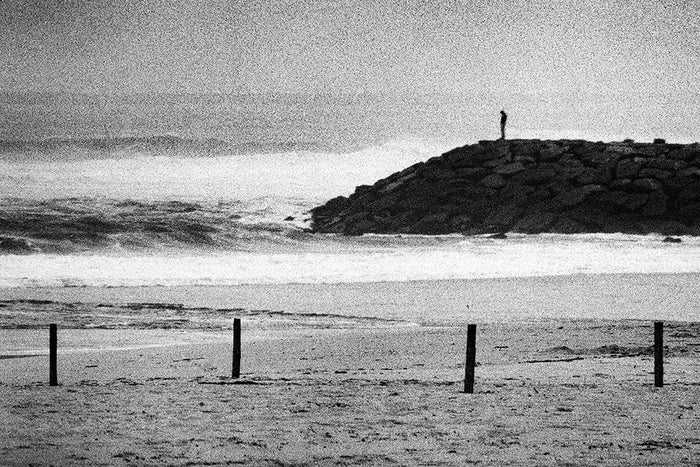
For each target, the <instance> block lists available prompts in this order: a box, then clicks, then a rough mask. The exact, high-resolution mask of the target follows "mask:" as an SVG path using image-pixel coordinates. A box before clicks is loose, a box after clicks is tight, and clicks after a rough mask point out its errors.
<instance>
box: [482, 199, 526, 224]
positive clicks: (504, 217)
mask: <svg viewBox="0 0 700 467" xmlns="http://www.w3.org/2000/svg"><path fill="white" fill-rule="evenodd" d="M524 209H525V208H524V207H523V206H521V205H519V204H517V203H508V204H506V205H504V206H502V207H501V208H500V209H499V210H498V211H493V212H492V213H491V214H490V215H489V216H487V217H486V220H485V221H484V225H486V227H487V228H490V227H495V228H499V227H507V226H510V225H511V224H512V223H513V222H515V220H516V219H517V218H518V217H519V216H520V215H521V214H522V212H523V210H524ZM497 230H498V229H497Z"/></svg>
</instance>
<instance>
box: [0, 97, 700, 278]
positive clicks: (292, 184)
mask: <svg viewBox="0 0 700 467" xmlns="http://www.w3.org/2000/svg"><path fill="white" fill-rule="evenodd" d="M0 101H2V102H1V103H2V104H3V105H2V108H1V109H0V287H2V288H38V287H81V286H96V287H117V286H137V287H147V286H190V285H212V286H222V285H244V284H306V283H311V284H315V283H355V282H384V281H416V280H441V279H472V278H508V277H537V276H557V275H570V274H600V273H642V274H652V273H697V272H700V239H698V238H691V237H686V238H683V242H682V243H680V244H665V243H662V242H661V237H658V236H631V235H574V236H563V235H534V236H526V235H512V236H510V237H509V238H508V239H507V240H494V239H489V238H485V237H478V236H477V237H465V236H462V235H459V234H455V235H448V236H440V237H428V236H398V235H397V236H380V235H365V236H362V237H351V238H345V237H341V236H336V235H314V234H311V233H309V231H308V227H309V222H308V220H309V213H308V211H309V209H311V208H312V207H314V206H317V205H319V204H322V203H324V202H325V201H327V200H328V199H330V198H332V197H335V196H338V195H348V194H350V193H351V192H352V191H353V190H354V188H355V186H357V185H360V184H371V183H373V182H374V181H376V180H377V179H379V178H382V177H385V176H388V175H390V174H391V173H393V172H395V171H398V170H401V169H402V168H405V167H406V166H408V165H411V164H413V163H415V162H418V161H423V160H426V159H428V158H430V157H433V156H436V155H439V154H440V153H442V152H444V151H446V150H448V149H450V148H452V147H454V146H456V145H462V144H465V143H468V142H475V141H476V140H478V139H482V138H488V137H493V136H494V135H491V134H490V132H491V129H490V126H488V125H487V124H486V123H484V121H485V119H486V117H485V115H486V113H487V110H489V109H491V107H492V106H493V105H494V102H491V101H489V100H488V99H486V100H481V101H475V100H473V99H472V101H469V102H467V101H464V100H462V101H458V102H455V101H454V100H448V101H445V100H444V98H443V100H439V99H438V100H436V99H432V100H431V99H429V98H425V97H423V98H419V97H415V96H414V97H410V98H408V97H394V98H389V97H386V96H379V97H368V96H360V97H358V96H355V97H347V96H345V97H342V96H341V97H337V96H336V97H329V96H311V97H309V96H306V97H304V96H208V97H206V96H134V97H120V98H117V97H110V98H106V97H95V96H93V97H90V96H52V95H34V96H27V95H13V96H3V97H2V98H1V99H0ZM526 104H527V102H525V103H523V102H521V104H520V105H521V106H522V107H523V108H527V105H530V106H534V105H535V104H536V102H534V101H533V102H530V104H527V105H526ZM470 105H471V107H470ZM593 110H595V109H593ZM496 113H497V112H496ZM659 118H660V117H659ZM514 120H515V122H516V124H515V125H514V128H513V133H517V134H513V136H541V137H547V136H552V135H554V134H559V135H561V136H562V137H567V136H568V137H573V136H582V137H589V138H591V139H604V137H603V136H602V135H611V134H615V129H614V128H613V127H612V125H613V124H614V123H615V122H613V123H611V124H610V126H607V127H605V126H604V127H595V126H589V127H585V128H584V129H583V130H581V129H577V128H575V126H574V125H573V124H572V125H570V127H567V128H562V127H561V119H557V118H556V115H555V116H549V117H547V118H544V117H541V118H539V119H538V120H537V121H536V122H535V123H532V125H534V126H532V127H527V126H525V125H522V124H520V125H521V126H518V124H517V123H518V120H517V118H515V119H514ZM494 121H495V120H494ZM558 125H559V126H558ZM494 126H495V125H494ZM496 130H497V128H496ZM586 131H589V132H590V135H587V134H586ZM634 131H635V128H629V132H627V133H625V134H624V136H629V135H630V134H634ZM679 134H680V135H681V136H679V137H678V138H677V140H683V139H684V138H685V139H688V140H691V139H692V133H690V132H688V131H686V130H684V129H683V128H681V129H680V133H679ZM591 135H592V136H591ZM617 136H620V135H619V134H618V135H617ZM620 139H621V138H620Z"/></svg>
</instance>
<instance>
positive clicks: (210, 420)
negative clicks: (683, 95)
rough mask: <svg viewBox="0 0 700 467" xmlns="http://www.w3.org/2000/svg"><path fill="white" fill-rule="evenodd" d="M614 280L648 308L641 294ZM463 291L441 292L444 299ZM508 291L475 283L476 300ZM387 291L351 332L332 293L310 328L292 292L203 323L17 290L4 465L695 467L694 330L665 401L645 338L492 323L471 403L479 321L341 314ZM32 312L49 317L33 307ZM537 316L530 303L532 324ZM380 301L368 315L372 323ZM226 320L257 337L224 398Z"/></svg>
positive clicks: (483, 332) (680, 349) (165, 308)
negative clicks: (279, 303) (51, 369)
mask: <svg viewBox="0 0 700 467" xmlns="http://www.w3.org/2000/svg"><path fill="white" fill-rule="evenodd" d="M602 279H605V280H606V283H608V284H612V287H614V288H615V287H617V285H619V284H618V283H622V282H626V283H628V289H630V290H633V289H635V287H634V286H633V285H632V282H630V280H629V279H630V278H629V277H627V278H620V277H617V278H615V277H607V278H605V277H603V278H602ZM602 279H601V280H602ZM656 279H657V281H656V283H657V284H663V283H664V278H656ZM675 279H676V283H678V282H680V283H682V281H683V278H675ZM533 280H534V279H533ZM537 280H538V281H540V282H544V283H546V285H548V286H549V287H548V288H546V289H545V290H549V294H551V295H557V292H558V293H559V295H561V294H562V293H566V288H567V287H574V286H578V287H580V286H581V283H582V281H583V282H587V283H589V284H590V285H591V286H597V285H596V279H595V278H591V277H586V278H578V279H576V278H569V280H563V278H549V279H543V278H540V279H537ZM523 281H524V282H523ZM527 281H528V279H525V280H521V281H517V280H512V281H511V282H512V283H519V284H525V285H527ZM477 282H478V281H477ZM666 282H668V283H671V282H673V281H670V280H669V278H666ZM557 284H559V286H557ZM565 284H569V285H565ZM571 284H573V285H571ZM464 285H465V284H464V283H459V284H451V285H450V284H433V286H434V287H432V290H439V289H441V288H442V289H445V288H450V287H457V286H459V287H460V288H463V286H464ZM502 285H503V283H502V281H484V283H475V282H473V283H472V289H471V290H472V291H473V292H475V293H476V291H477V290H480V288H483V289H484V290H485V289H487V288H489V287H490V288H491V289H493V288H498V287H500V286H502ZM525 285H523V287H522V288H523V289H526V288H527V287H525ZM376 287H378V286H377V285H376V284H375V285H353V286H352V287H346V291H347V290H350V292H347V294H349V295H347V296H346V297H345V299H344V300H343V301H341V302H339V311H340V313H328V312H327V311H328V310H325V313H324V312H323V311H324V310H322V309H319V307H320V305H319V303H322V302H324V301H325V300H327V298H322V297H324V296H326V297H327V296H328V295H330V296H333V292H332V290H333V287H331V286H315V288H314V287H311V286H309V287H307V288H305V290H306V292H308V290H316V291H317V294H315V295H308V294H307V301H306V308H307V309H306V310H305V311H302V310H300V309H299V307H298V305H294V304H295V303H298V302H300V301H301V300H300V299H299V297H300V296H302V294H300V293H295V292H294V288H293V287H292V288H290V290H291V292H290V297H291V298H290V301H289V303H290V304H292V306H291V307H290V308H293V309H292V310H289V309H288V310H265V309H254V308H249V307H250V306H251V305H255V303H253V302H251V301H250V300H246V299H244V295H245V294H240V297H241V300H240V301H239V303H238V304H239V305H241V306H239V307H234V306H231V307H230V308H228V309H227V310H226V311H222V310H218V311H212V310H214V309H209V308H204V307H202V306H201V305H202V304H201V303H200V304H199V308H198V309H194V308H188V307H182V306H180V307H178V306H176V305H177V303H178V300H177V299H179V298H182V297H181V296H180V297H178V294H177V293H172V292H173V291H170V292H171V294H170V296H169V298H171V299H174V300H169V301H162V302H159V303H160V304H159V303H154V302H148V303H147V302H140V305H136V304H135V302H133V300H132V299H133V298H134V295H144V294H145V292H144V290H140V291H135V290H131V291H130V292H128V293H126V292H125V291H124V290H122V291H120V292H121V293H120V294H116V295H118V296H117V297H112V298H119V296H120V297H121V300H116V301H112V302H110V303H111V305H109V306H107V305H106V302H103V303H101V304H100V303H97V302H101V301H102V299H104V298H105V297H104V295H105V294H115V291H114V290H111V291H110V290H101V291H97V290H87V289H85V290H77V291H73V292H74V293H73V298H74V301H68V300H67V299H68V298H69V297H67V296H66V294H70V293H71V291H67V292H66V291H64V292H63V293H56V292H55V291H54V292H51V291H43V292H37V291H36V290H34V291H32V294H33V297H27V296H25V297H19V296H18V295H20V292H19V291H17V290H15V291H10V290H4V291H3V294H2V295H3V296H2V306H0V311H1V313H0V318H1V321H0V323H1V325H2V329H1V330H0V356H1V357H2V358H0V369H1V370H2V371H1V372H0V397H1V399H2V401H3V402H2V406H1V408H0V410H1V412H0V413H1V415H2V420H3V424H2V428H0V430H2V433H1V434H0V438H1V439H2V440H3V443H2V446H0V464H2V465H18V466H19V465H232V464H234V465H235V464H245V465H358V464H359V465H469V464H478V465H610V466H612V465H621V464H624V465H697V463H698V462H699V460H700V436H698V433H700V415H699V414H698V410H699V407H698V401H700V364H699V363H698V358H699V357H700V323H698V322H697V320H693V319H689V320H671V319H667V320H666V324H665V346H666V353H665V356H666V359H665V368H666V378H665V383H666V384H665V386H664V387H663V388H654V386H653V355H652V349H651V345H652V343H653V326H652V322H651V321H650V320H648V319H621V318H619V317H617V316H616V315H614V314H612V313H611V315H613V316H615V319H609V320H606V319H602V318H601V317H596V318H593V319H583V318H580V317H571V314H572V313H571V309H575V308H577V307H581V306H582V305H581V304H580V303H579V304H573V303H572V304H571V306H570V307H569V308H568V311H567V309H562V312H561V316H559V317H557V316H552V314H550V313H545V314H544V316H537V315H535V316H533V315H530V316H526V315H523V318H522V319H508V320H501V321H499V320H498V319H492V320H488V319H484V317H483V316H480V317H478V319H475V320H474V321H476V322H477V323H478V336H477V368H476V388H475V394H464V393H462V389H463V388H462V384H463V383H462V381H463V377H464V354H465V346H466V326H465V323H466V322H468V321H470V320H471V319H470V318H469V317H464V319H462V320H459V319H457V316H458V315H457V313H456V311H457V310H452V311H453V313H452V314H450V313H447V316H448V317H447V319H444V320H440V319H437V318H435V317H434V318H433V319H427V318H426V317H423V318H421V316H422V312H421V310H420V309H419V308H420V307H419V306H418V305H416V304H415V303H414V304H412V305H411V307H410V309H407V310H406V313H405V319H399V318H398V317H396V316H391V313H389V314H387V313H385V312H383V311H381V310H379V311H378V309H377V308H375V309H374V310H372V309H365V310H364V312H363V313H355V314H354V315H352V314H351V313H348V312H347V309H348V307H350V305H349V303H348V302H347V300H346V299H348V298H351V297H356V298H357V299H358V300H360V299H359V297H360V296H361V295H363V294H364V295H370V292H372V291H373V290H374V288H376ZM386 287H395V288H396V290H400V289H401V290H402V287H403V289H405V288H406V287H408V289H409V291H411V287H423V288H430V287H428V286H427V284H413V285H403V286H400V285H396V284H394V285H385V286H384V288H386ZM562 287H563V288H562ZM259 290H260V289H258V291H259ZM618 290H622V289H621V288H619V287H618ZM75 292H77V293H75ZM163 292H164V291H162V290H161V293H163ZM200 292H202V291H200ZM209 292H212V294H210V295H216V294H214V293H213V291H209ZM239 292H240V290H239ZM585 292H589V296H590V297H593V298H592V299H591V300H593V301H592V302H589V303H588V305H589V306H590V305H597V304H596V302H595V297H596V294H595V293H592V290H584V291H582V294H584V293H585ZM609 292H610V290H607V291H603V292H600V293H601V294H603V295H604V294H605V293H609ZM405 293H408V292H405ZM37 294H44V295H45V296H44V299H46V298H47V297H48V296H52V297H53V298H54V300H52V301H48V300H47V301H44V302H40V301H37V298H38V297H37ZM620 294H621V295H622V298H626V295H625V293H624V292H621V293H620ZM658 294H659V290H658V289H656V290H654V291H653V293H652V294H651V295H658ZM146 295H148V294H146ZM195 295H196V294H195ZM274 295H275V292H274V287H272V288H269V289H268V293H267V294H264V296H265V298H264V299H261V302H260V303H258V304H263V302H266V303H267V304H270V303H272V302H275V300H281V298H274ZM477 295H478V294H477ZM477 295H473V296H477ZM508 295H509V293H508V292H506V293H505V294H504V296H505V297H507V296H508ZM691 295H692V294H691ZM90 296H92V300H90V299H89V297H90ZM392 297H395V296H392V295H391V294H384V295H383V296H382V300H383V301H384V302H387V301H391V299H392ZM77 298H80V300H77ZM142 298H144V297H142ZM151 298H153V297H151ZM166 298H167V297H166ZM531 298H532V297H529V298H528V297H526V296H524V297H523V299H524V301H523V303H525V304H527V305H525V306H528V307H529V306H530V305H531V303H532V302H531V300H530V299H531ZM627 298H629V297H627ZM642 298H643V297H642ZM686 298H687V297H686ZM336 299H337V296H336ZM29 300H33V301H29ZM193 301H196V298H195V299H193ZM367 301H368V299H365V304H364V306H365V307H368V306H375V307H376V306H377V304H376V303H375V304H374V305H368V304H367V303H366V302H367ZM676 301H678V297H676ZM118 302H121V303H122V305H119V304H118ZM127 302H128V303H131V304H130V305H128V306H126V305H124V304H125V303H127ZM560 302H561V303H564V302H565V299H564V298H562V299H561V300H560ZM228 303H229V304H230V305H236V302H235V300H229V301H228ZM472 303H473V302H472ZM648 303H655V302H654V300H650V301H649V302H648ZM96 304H100V305H101V306H99V307H98V306H96ZM343 304H344V305H345V308H344V307H343V306H342V305H343ZM210 305H217V304H216V303H214V302H211V303H210ZM542 305H543V307H548V306H551V304H547V303H545V302H542ZM453 306H455V305H453ZM472 306H473V305H472ZM314 310H315V311H316V312H315V313H313V311H314ZM516 311H517V310H516ZM656 311H657V313H659V314H661V310H658V309H657V310H656ZM686 311H688V310H686ZM689 312H690V313H691V314H692V313H697V311H696V310H695V309H691V310H690V311H689ZM304 313H306V314H304ZM232 317H241V318H242V319H243V349H242V353H243V357H242V377H241V378H240V379H237V380H234V379H231V378H230V371H231V331H230V326H231V318H232ZM660 317H661V318H663V316H660ZM49 322H56V323H58V325H59V359H58V360H59V363H58V368H59V370H58V376H59V386H58V387H50V386H49V385H48V349H47V344H48V331H47V330H46V327H47V323H49Z"/></svg>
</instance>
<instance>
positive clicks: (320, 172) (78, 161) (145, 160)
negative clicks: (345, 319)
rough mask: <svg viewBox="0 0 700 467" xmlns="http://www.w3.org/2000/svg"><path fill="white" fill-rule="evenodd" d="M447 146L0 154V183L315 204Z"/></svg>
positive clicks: (57, 191)
mask: <svg viewBox="0 0 700 467" xmlns="http://www.w3.org/2000/svg"><path fill="white" fill-rule="evenodd" d="M447 149H448V146H446V145H444V144H441V143H438V142H431V141H426V140H418V139H416V140H410V139H407V140H394V141H389V142H387V143H385V144H382V145H379V146H372V147H368V148H365V149H362V150H359V151H356V152H350V153H321V152H286V153H278V154H232V155H219V156H213V157H192V156H191V155H183V156H168V157H166V156H150V155H143V154H131V155H128V156H125V157H114V158H72V159H68V160H61V159H50V160H41V159H36V158H33V159H21V160H15V159H0V186H2V188H3V192H2V194H1V196H3V197H12V198H21V199H53V198H68V197H102V198H111V199H136V200H142V199H145V200H168V199H171V200H172V199H177V200H196V201H200V200H209V201H211V200H227V201H228V200H241V201H246V200H252V199H261V198H275V199H278V200H279V199H292V200H303V201H304V202H306V203H307V204H308V205H309V206H313V205H314V204H315V203H319V202H324V201H325V200H327V199H329V198H331V197H334V196H338V195H348V194H350V193H351V192H352V191H353V189H354V188H355V186H357V185H360V184H371V183H374V182H375V181H376V180H377V179H379V178H383V177H386V176H388V175H390V174H392V173H393V172H396V171H398V170H402V169H403V168H405V167H406V166H408V165H411V164H414V163H416V162H418V161H422V160H426V159H428V158H429V157H433V156H437V155H439V154H440V153H441V152H443V151H444V150H447Z"/></svg>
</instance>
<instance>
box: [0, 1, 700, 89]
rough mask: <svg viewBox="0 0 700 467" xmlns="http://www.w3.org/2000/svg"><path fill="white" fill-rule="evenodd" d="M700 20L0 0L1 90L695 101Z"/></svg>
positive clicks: (656, 11) (446, 4)
mask: <svg viewBox="0 0 700 467" xmlns="http://www.w3.org/2000/svg"><path fill="white" fill-rule="evenodd" d="M698 17H700V0H673V1H671V0H637V1H634V0H625V1H616V0H552V1H544V0H483V1H482V0H434V1H428V0H405V1H398V0H318V1H311V0H259V1H222V0H212V1H206V2H205V1H201V2H196V1H185V0H183V1H177V0H175V1H165V0H152V1H148V0H94V1H87V0H85V1H80V0H46V1H43V0H3V1H2V2H0V50H2V51H3V53H2V54H0V91H13V92H14V91H17V92H23V91H68V92H84V93H130V92H175V93H177V92H192V93H208V92H233V93H259V92H273V93H274V92H281V93H287V92H298V93H305V92H312V93H316V92H325V93H365V92H367V93H375V92H376V93H392V92H416V93H464V94H493V93H503V92H514V93H523V94H537V93H582V94H589V93H600V92H605V93H613V94H628V95H632V94H635V93H636V94H641V95H645V94H667V95H673V96H675V97H676V98H680V99H683V97H684V96H688V98H689V99H695V101H697V93H698V92H700V80H699V79H698V76H700V21H698ZM693 96H694V97H693ZM696 103H697V102H696Z"/></svg>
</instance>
